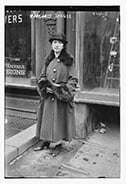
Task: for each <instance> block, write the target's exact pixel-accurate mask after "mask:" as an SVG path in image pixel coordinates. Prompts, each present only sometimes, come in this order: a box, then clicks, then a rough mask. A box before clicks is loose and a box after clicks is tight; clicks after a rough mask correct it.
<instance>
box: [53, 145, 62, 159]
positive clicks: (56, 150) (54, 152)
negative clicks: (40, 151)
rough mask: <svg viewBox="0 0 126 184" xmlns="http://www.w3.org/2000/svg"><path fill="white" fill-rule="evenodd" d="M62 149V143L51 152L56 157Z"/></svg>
mask: <svg viewBox="0 0 126 184" xmlns="http://www.w3.org/2000/svg"><path fill="white" fill-rule="evenodd" d="M61 150H62V144H58V145H57V146H56V147H55V148H53V149H52V151H51V152H50V154H51V155H52V156H53V157H56V156H57V155H59V153H60V152H61Z"/></svg>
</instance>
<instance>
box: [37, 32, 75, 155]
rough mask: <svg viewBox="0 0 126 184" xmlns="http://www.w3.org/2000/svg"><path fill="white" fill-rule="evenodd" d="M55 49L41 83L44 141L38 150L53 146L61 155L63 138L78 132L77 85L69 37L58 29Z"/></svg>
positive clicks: (39, 126)
mask: <svg viewBox="0 0 126 184" xmlns="http://www.w3.org/2000/svg"><path fill="white" fill-rule="evenodd" d="M49 42H50V43H51V47H52V50H51V52H50V54H49V55H48V56H47V57H46V58H45V61H44V67H43V68H42V71H41V74H40V77H39V80H38V86H39V90H40V93H41V96H42V100H41V105H40V110H39V118H38V124H37V136H38V137H39V139H40V140H42V141H41V145H40V146H38V147H36V148H35V149H34V150H35V151H39V150H42V149H44V147H47V148H49V145H50V143H52V142H53V143H55V147H54V148H53V149H51V152H50V154H52V156H57V155H58V154H59V153H60V151H61V150H62V140H67V141H71V140H72V138H73V137H74V133H75V119H74V106H73V97H74V94H75V88H76V85H77V77H76V72H75V69H74V61H73V58H72V57H71V56H70V54H68V53H67V52H66V48H65V46H66V44H67V41H66V38H65V35H64V34H63V33H56V34H54V35H52V37H51V38H50V39H49Z"/></svg>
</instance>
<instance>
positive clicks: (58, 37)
mask: <svg viewBox="0 0 126 184" xmlns="http://www.w3.org/2000/svg"><path fill="white" fill-rule="evenodd" d="M53 40H60V41H61V42H63V43H64V44H67V43H68V42H67V40H66V37H65V35H64V34H63V33H54V34H53V35H51V37H50V38H49V42H50V43H52V41H53Z"/></svg>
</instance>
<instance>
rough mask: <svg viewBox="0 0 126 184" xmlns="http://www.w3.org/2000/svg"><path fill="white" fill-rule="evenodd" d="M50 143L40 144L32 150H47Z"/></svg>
mask: <svg viewBox="0 0 126 184" xmlns="http://www.w3.org/2000/svg"><path fill="white" fill-rule="evenodd" d="M49 145H50V143H49V142H42V144H41V145H40V146H38V147H36V148H34V151H41V150H43V149H44V148H45V147H46V148H47V149H48V148H49Z"/></svg>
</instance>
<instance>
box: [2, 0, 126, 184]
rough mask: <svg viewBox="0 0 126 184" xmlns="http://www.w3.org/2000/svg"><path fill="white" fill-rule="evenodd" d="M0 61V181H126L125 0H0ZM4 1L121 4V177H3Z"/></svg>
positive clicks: (31, 182) (30, 3)
mask: <svg viewBox="0 0 126 184" xmlns="http://www.w3.org/2000/svg"><path fill="white" fill-rule="evenodd" d="M0 5H1V6H0V61H1V63H2V65H1V67H0V75H1V76H0V77H1V78H0V79H1V81H2V82H0V130H1V131H0V183H1V184H4V183H7V184H8V183H13V184H15V183H23V184H24V183H26V184H27V183H30V184H33V183H36V184H39V183H41V184H42V183H44V184H45V183H52V184H56V183H63V184H64V183H65V182H68V183H73V184H74V183H76V184H80V183H86V184H87V183H93V184H94V183H97V184H98V183H102V184H104V183H112V184H113V183H114V184H120V183H122V184H123V183H126V137H125V136H126V101H125V95H126V40H125V35H126V3H125V1H124V0H122V1H121V0H120V1H119V0H104V1H102V0H94V1H89V0H77V1H73V0H64V1H59V0H53V1H49V0H45V2H43V1H42V0H35V1H33V0H28V1H26V0H22V1H16V0H15V1H14V0H13V1H12V0H8V1H7V0H6V1H3V0H2V2H1V3H0ZM5 5H29V6H32V5H35V6H37V5H38V6H39V5H41V6H42V5H45V6H46V5H49V6H51V5H58V6H62V5H66V6H71V5H76V6H85V5H87V6H88V5H90V6H93V5H98V6H100V5H101V6H104V5H120V6H121V178H120V179H4V78H3V76H4V26H3V25H4V16H3V15H4V6H5Z"/></svg>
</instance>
